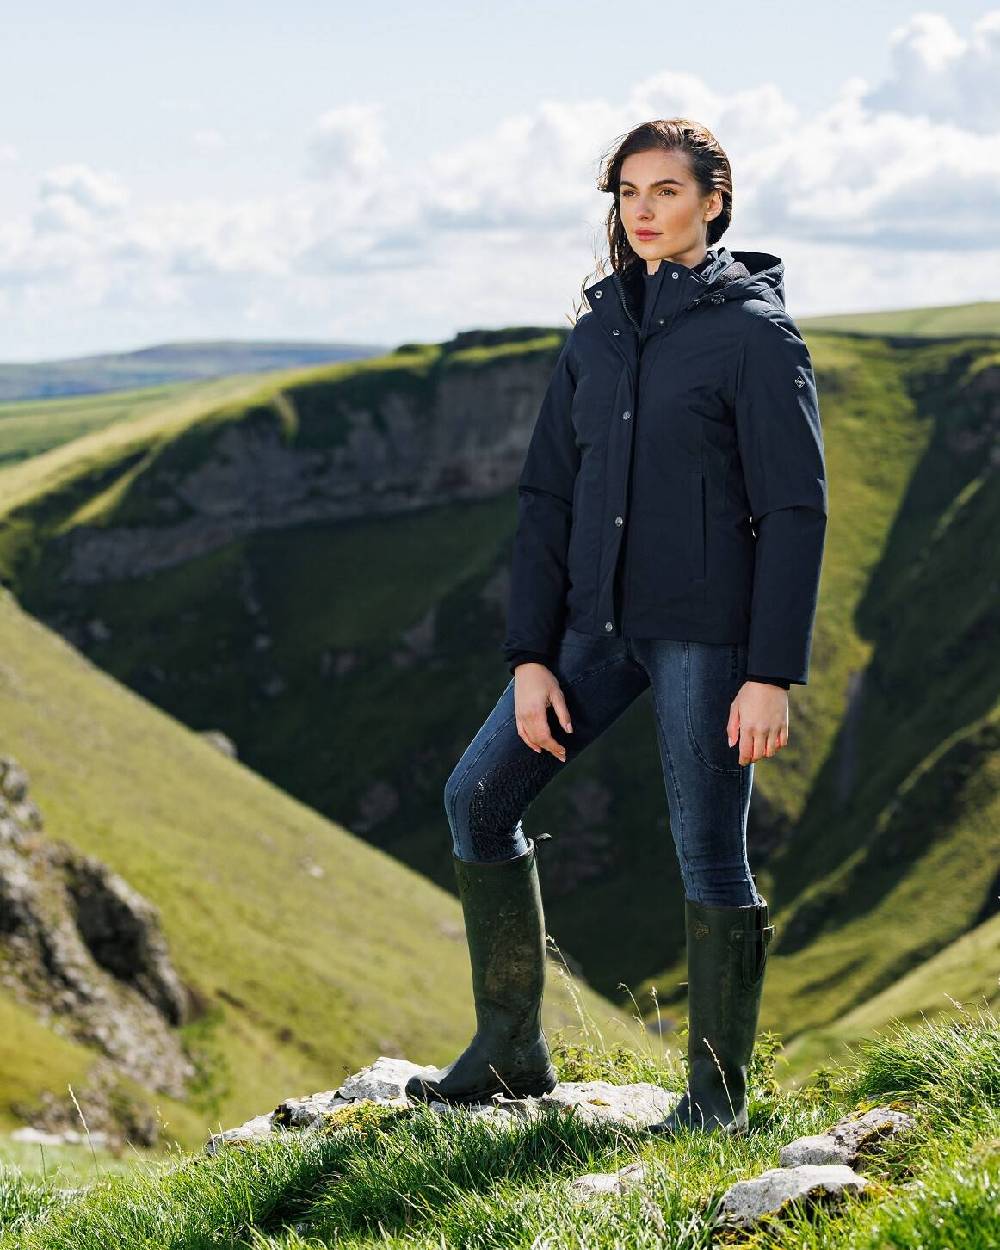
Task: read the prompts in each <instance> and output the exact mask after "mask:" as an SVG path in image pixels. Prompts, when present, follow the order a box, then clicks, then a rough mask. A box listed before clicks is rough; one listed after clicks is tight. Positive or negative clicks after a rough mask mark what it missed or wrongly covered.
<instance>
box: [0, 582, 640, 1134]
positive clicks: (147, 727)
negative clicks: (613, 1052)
mask: <svg viewBox="0 0 1000 1250" xmlns="http://www.w3.org/2000/svg"><path fill="white" fill-rule="evenodd" d="M0 657H2V659H0V724H3V726H4V737H3V744H2V749H3V750H4V751H5V752H9V753H12V754H14V755H15V756H16V757H17V759H18V760H19V761H20V762H21V763H22V764H23V765H24V766H25V767H26V768H27V770H28V772H29V775H30V778H31V794H32V797H33V798H34V800H35V802H37V803H38V805H39V807H40V809H41V812H42V815H43V818H44V820H45V826H46V831H47V833H48V834H49V836H52V837H58V838H62V839H64V840H66V841H67V842H70V843H71V844H72V845H74V846H77V847H79V848H81V849H82V850H84V851H85V852H87V853H90V854H94V855H97V856H99V857H100V858H101V859H102V860H104V861H105V862H106V863H108V864H109V865H111V867H113V868H114V869H115V870H116V871H117V872H120V873H121V874H122V875H123V876H124V877H125V878H126V879H127V880H128V881H129V882H130V883H131V884H132V885H133V886H135V887H136V888H137V889H138V890H140V891H141V892H142V893H143V894H145V895H146V896H147V897H148V898H149V899H151V900H152V901H153V903H154V904H155V905H156V906H157V907H158V908H159V910H160V913H161V917H162V923H163V927H164V930H165V933H166V936H167V940H168V943H169V947H170V951H171V954H172V957H173V960H174V962H175V965H176V966H177V968H178V970H179V972H180V974H181V976H182V977H183V978H184V980H185V981H186V982H188V983H190V984H193V985H195V986H197V988H198V989H199V990H200V991H201V993H202V994H203V995H204V996H206V997H207V998H208V1000H209V1001H210V1003H211V1006H212V1008H213V1015H212V1016H211V1017H206V1018H205V1019H203V1020H202V1021H200V1022H197V1023H196V1024H193V1025H191V1026H189V1031H190V1033H191V1035H192V1041H193V1043H194V1044H195V1046H196V1047H197V1048H198V1051H199V1053H201V1054H202V1055H204V1056H205V1058H206V1061H208V1062H209V1066H210V1076H211V1078H212V1080H211V1087H210V1089H209V1091H208V1093H209V1095H210V1097H207V1098H206V1099H205V1100H204V1101H203V1103H202V1104H201V1105H200V1106H199V1107H197V1108H196V1112H197V1113H196V1114H192V1113H190V1112H188V1111H186V1110H185V1108H180V1107H175V1106H173V1105H172V1104H171V1103H170V1100H169V1099H163V1098H162V1097H160V1096H159V1095H157V1096H156V1101H157V1102H158V1103H163V1104H164V1105H165V1106H166V1107H168V1108H169V1110H170V1116H169V1118H170V1119H171V1120H172V1121H174V1132H175V1133H177V1135H178V1136H179V1138H180V1140H182V1141H188V1142H190V1141H192V1140H194V1141H197V1140H199V1139H200V1138H201V1137H203V1136H204V1134H205V1132H206V1131H208V1130H209V1129H211V1128H213V1127H216V1124H217V1121H218V1120H221V1121H222V1122H224V1123H230V1122H238V1121H239V1120H240V1119H242V1118H245V1117H247V1116H249V1115H251V1114H255V1113H256V1112H257V1111H259V1110H260V1108H261V1107H262V1106H270V1105H273V1104H275V1103H276V1102H277V1101H278V1100H279V1099H281V1098H283V1097H286V1096H288V1095H291V1094H302V1093H306V1092H309V1091H311V1090H317V1089H327V1088H331V1087H333V1086H335V1085H336V1084H337V1083H338V1081H339V1080H340V1079H341V1078H342V1077H343V1075H344V1074H346V1073H349V1072H352V1071H356V1070H357V1069H358V1068H360V1067H362V1066H364V1064H366V1063H370V1062H371V1061H372V1060H373V1059H374V1058H375V1057H376V1056H377V1055H378V1054H380V1053H385V1054H392V1053H399V1054H406V1055H407V1056H408V1057H412V1058H414V1059H416V1060H418V1061H419V1060H423V1061H424V1062H429V1063H430V1062H443V1061H445V1060H446V1059H447V1058H449V1057H453V1055H454V1053H455V1052H456V1048H460V1046H464V1045H465V1043H466V1042H467V1041H468V1039H469V1036H471V1029H472V1027H473V1020H472V1006H471V995H470V992H469V989H468V981H469V971H468V955H467V952H466V948H465V943H464V940H462V937H461V932H462V931H461V911H460V908H459V906H458V904H457V903H456V901H455V900H454V899H453V898H451V897H449V896H448V895H447V894H444V893H442V892H441V891H440V890H439V889H438V888H437V887H436V886H434V885H432V884H431V883H429V882H427V881H426V880H424V879H423V878H421V877H420V876H418V875H417V874H415V873H413V872H411V871H410V870H408V869H407V868H405V867H403V866H401V865H400V864H398V863H397V862H395V861H394V860H393V859H391V858H390V857H388V856H386V855H384V854H383V853H381V852H380V851H378V850H374V849H372V848H371V847H369V846H367V845H365V844H364V843H363V842H361V841H359V840H358V839H356V838H353V837H351V836H350V835H348V834H347V833H345V832H344V831H343V830H342V829H340V828H338V827H336V826H334V825H332V824H330V823H328V822H327V821H326V820H324V819H323V818H322V817H320V816H318V815H317V814H316V813H315V812H313V811H311V810H310V809H308V808H306V807H304V806H303V805H301V804H300V803H298V802H296V801H295V800H294V799H291V798H289V797H288V796H286V795H284V794H283V793H281V792H280V791H279V790H277V789H276V788H275V787H274V786H273V785H271V784H270V783H269V782H268V781H265V780H264V779H263V778H261V777H259V776H257V775H256V774H254V773H253V772H250V771H249V770H248V769H247V768H246V767H244V766H243V765H242V764H240V763H238V762H236V761H233V760H230V759H228V758H227V757H226V756H224V755H223V754H221V753H220V752H219V751H218V750H217V749H215V748H213V747H212V746H210V745H209V744H208V743H207V742H206V741H204V740H203V739H202V738H200V737H199V736H198V735H197V734H195V733H193V732H192V731H190V730H189V729H187V728H185V727H184V726H182V725H180V724H178V723H177V722H175V721H174V720H172V719H171V718H170V717H169V716H167V715H165V714H164V713H163V712H161V711H159V710H158V709H157V708H155V707H153V706H151V705H150V704H148V703H147V702H146V701H145V700H143V699H142V698H140V697H138V696H136V695H134V694H133V693H132V692H130V691H128V690H126V689H124V688H123V687H121V686H120V685H119V684H118V683H117V682H115V681H114V680H112V679H111V678H109V677H108V676H107V675H106V674H104V673H103V672H102V671H101V670H100V669H97V668H95V667H94V666H93V665H92V664H91V663H90V662H88V661H87V660H85V659H83V658H82V657H81V656H80V655H79V653H77V652H76V651H74V650H73V649H72V648H70V647H69V646H67V645H66V644H65V643H64V642H63V641H62V640H61V639H60V638H58V637H57V636H56V635H54V634H52V633H51V632H50V631H49V630H47V629H45V628H44V627H43V626H42V625H41V624H39V623H38V622H37V621H35V620H33V619H32V618H31V617H29V616H28V615H27V614H25V613H24V612H22V611H21V610H20V608H19V607H18V606H17V605H16V603H15V602H14V601H13V600H12V598H11V597H10V596H9V595H8V594H6V593H5V594H3V595H2V597H0ZM307 861H311V863H312V864H318V865H319V866H320V867H321V868H322V869H323V873H324V875H323V876H322V877H316V876H314V875H313V874H312V872H310V871H309V868H310V866H311V864H310V862H307ZM556 937H558V932H556ZM566 988H567V987H566V984H565V982H564V980H563V978H560V977H556V976H553V977H552V978H551V992H550V993H549V995H548V1004H547V1011H548V1012H549V1013H550V1022H554V1023H556V1024H560V1023H564V1022H567V1021H569V1020H570V1019H571V1018H573V1016H574V1014H575V1009H574V1008H573V1006H572V1003H571V1001H570V1000H569V998H568V996H567V994H566ZM585 999H587V1000H589V1002H590V1004H591V1006H592V1007H594V1006H597V1007H599V1008H600V1010H601V1012H602V1014H606V1015H612V1014H613V1013H611V1012H610V1009H608V1007H607V1004H606V1003H604V1002H603V1000H600V999H597V998H596V996H593V995H590V994H589V993H588V994H586V995H585ZM3 1014H4V1023H5V1024H8V1025H10V1026H11V1027H12V1028H13V1027H15V1026H16V1028H17V1030H18V1034H17V1035H18V1036H22V1037H23V1038H24V1039H25V1040H26V1043H27V1042H28V1041H29V1040H30V1046H27V1045H26V1054H25V1057H24V1058H23V1059H21V1060H20V1061H19V1062H17V1063H14V1064H12V1065H8V1064H7V1063H5V1064H3V1065H2V1067H0V1108H3V1109H4V1111H3V1112H0V1117H2V1118H4V1119H6V1120H7V1122H10V1119H9V1116H7V1115H6V1109H7V1108H8V1107H9V1103H10V1100H11V1098H14V1097H16V1098H20V1099H23V1098H24V1097H25V1096H26V1094H27V1092H28V1091H29V1090H30V1089H31V1088H32V1087H34V1088H35V1089H41V1088H45V1087H51V1086H52V1085H54V1086H56V1087H57V1088H59V1089H63V1088H64V1087H65V1079H64V1078H66V1077H70V1078H72V1075H73V1074H74V1073H78V1072H79V1065H80V1064H81V1063H82V1059H83V1056H82V1054H81V1051H80V1048H79V1047H76V1046H73V1045H71V1044H69V1043H67V1042H66V1041H65V1040H63V1039H61V1038H59V1037H57V1036H56V1035H55V1034H53V1033H49V1032H48V1031H46V1030H41V1029H39V1028H37V1027H35V1026H34V1025H33V1023H32V1022H31V1021H28V1020H25V1019H24V1013H23V1012H20V1011H19V1010H18V1009H16V1008H13V1007H12V1006H11V1005H10V1004H7V1003H6V1001H5V1006H4V1009H3ZM619 1023H621V1024H623V1026H624V1025H626V1023H627V1022H625V1021H624V1020H622V1019H621V1018H619ZM213 1055H214V1056H215V1058H214V1059H213V1058H212V1056H213ZM54 1078H55V1079H54Z"/></svg>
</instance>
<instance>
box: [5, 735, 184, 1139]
mask: <svg viewBox="0 0 1000 1250" xmlns="http://www.w3.org/2000/svg"><path fill="white" fill-rule="evenodd" d="M0 984H2V987H3V992H4V993H7V994H11V995H13V996H14V998H16V999H17V1000H18V1001H19V1002H21V1003H23V1004H25V1005H27V1006H28V1007H30V1009H31V1010H32V1011H33V1012H34V1013H35V1014H36V1016H37V1017H38V1018H40V1019H41V1020H43V1021H44V1022H45V1023H46V1024H47V1025H48V1026H49V1027H50V1028H51V1029H52V1030H53V1031H54V1032H57V1033H60V1034H63V1035H64V1036H68V1037H71V1038H73V1039H75V1040H77V1041H80V1042H83V1043H84V1044H86V1045H88V1046H90V1047H92V1048H94V1049H96V1050H97V1051H98V1052H99V1058H102V1057H103V1062H101V1063H99V1064H98V1068H99V1069H100V1071H101V1072H102V1073H103V1076H102V1080H104V1081H106V1077H107V1075H108V1074H109V1073H111V1074H112V1075H113V1074H114V1073H117V1074H120V1075H125V1076H128V1077H131V1078H133V1079H134V1080H136V1081H138V1082H139V1083H141V1084H142V1085H143V1086H146V1087H147V1088H149V1089H154V1090H158V1091H161V1092H163V1093H165V1094H169V1095H173V1096H176V1097H180V1096H182V1095H183V1094H184V1093H185V1085H186V1082H187V1081H188V1079H189V1078H190V1077H192V1076H193V1075H194V1068H193V1065H192V1064H191V1062H190V1060H189V1059H188V1058H187V1057H186V1055H185V1054H184V1052H183V1050H182V1047H181V1044H180V1039H179V1035H178V1033H177V1032H176V1031H175V1030H176V1026H178V1025H180V1024H183V1023H184V1022H185V1021H187V1020H188V1019H189V1018H190V1017H191V1014H192V1007H193V1000H192V998H191V996H190V995H189V992H188V991H187V989H186V988H185V986H184V985H183V983H182V982H181V980H180V977H179V976H178V975H177V972H176V971H175V969H174V967H173V965H172V964H171V961H170V956H169V954H168V951H167V946H166V942H165V940H164V937H163V934H162V933H161V931H160V927H159V922H158V917H157V913H156V909H155V908H154V907H153V905H152V904H151V903H150V902H149V901H148V900H147V899H145V898H143V897H142V895H140V894H139V893H137V892H136V891H135V890H134V889H133V888H132V887H131V886H130V885H129V884H128V882H127V881H125V880H123V878H122V877H120V876H119V875H118V874H117V873H114V872H112V871H111V870H110V869H109V868H108V867H107V866H106V865H105V864H102V863H101V862H100V861H99V860H97V859H94V858H93V857H91V856H89V855H83V854H81V853H79V852H77V851H75V850H73V849H72V848H71V847H69V846H67V845H66V844H65V843H62V842H60V841H57V840H54V839H51V838H49V837H48V836H46V834H45V831H44V828H43V821H42V817H41V813H40V812H39V810H38V807H37V806H36V804H35V803H34V802H33V801H32V800H31V798H30V797H29V795H28V777H27V774H26V772H25V771H24V769H23V768H21V767H20V765H19V764H18V763H17V761H16V760H15V759H13V758H12V757H11V756H0ZM43 1118H44V1117H43Z"/></svg>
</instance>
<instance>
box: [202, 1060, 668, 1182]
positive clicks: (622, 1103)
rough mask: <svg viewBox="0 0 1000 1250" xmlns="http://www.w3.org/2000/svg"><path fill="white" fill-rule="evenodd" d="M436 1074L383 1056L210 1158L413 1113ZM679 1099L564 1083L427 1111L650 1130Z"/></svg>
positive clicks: (645, 1089) (213, 1141)
mask: <svg viewBox="0 0 1000 1250" xmlns="http://www.w3.org/2000/svg"><path fill="white" fill-rule="evenodd" d="M435 1071H437V1069H436V1068H435V1067H433V1066H432V1065H428V1064H424V1065H420V1064H416V1063H411V1062H410V1060H409V1059H397V1058H393V1057H390V1056H388V1055H380V1056H379V1057H378V1059H377V1060H376V1061H375V1062H374V1063H372V1064H369V1065H368V1067H366V1068H362V1069H361V1070H360V1071H359V1072H355V1073H354V1075H353V1076H349V1077H348V1078H347V1080H345V1081H344V1082H343V1083H342V1084H341V1085H339V1086H338V1087H337V1088H336V1089H332V1090H323V1091H321V1092H319V1093H315V1094H307V1095H305V1096H303V1097H300V1098H286V1099H285V1100H284V1101H283V1102H281V1103H279V1104H278V1106H277V1107H275V1108H274V1110H273V1111H270V1112H268V1113H267V1114H266V1115H259V1116H255V1117H254V1118H253V1119H251V1120H248V1121H247V1122H246V1123H245V1124H242V1125H238V1126H237V1127H236V1128H232V1129H227V1130H226V1131H225V1132H222V1133H215V1134H213V1135H212V1136H211V1137H210V1138H209V1140H208V1141H207V1142H206V1144H205V1150H206V1152H207V1153H208V1154H215V1153H216V1151H217V1150H218V1148H219V1146H221V1145H230V1144H238V1143H241V1142H244V1141H251V1140H254V1139H255V1138H259V1137H262V1136H264V1137H266V1136H268V1135H269V1134H270V1133H274V1132H280V1131H290V1130H304V1131H307V1132H312V1131H315V1130H317V1129H319V1128H321V1127H322V1126H323V1125H324V1124H326V1123H327V1122H328V1119H329V1117H330V1116H331V1115H332V1114H334V1113H336V1112H337V1111H340V1110H342V1109H343V1108H344V1107H349V1106H352V1105H356V1104H358V1103H362V1102H375V1103H382V1104H384V1105H387V1106H394V1107H400V1108H403V1109H405V1108H408V1107H412V1106H413V1105H414V1104H413V1102H412V1100H411V1099H410V1098H409V1097H408V1096H407V1094H406V1091H405V1086H406V1082H407V1081H408V1080H409V1079H410V1077H411V1076H414V1075H416V1074H423V1075H428V1074H430V1073H432V1072H435ZM677 1097H678V1096H677V1094H672V1093H670V1092H668V1091H667V1090H665V1089H662V1088H661V1087H660V1086H659V1085H651V1084H648V1083H646V1082H642V1083H639V1084H636V1085H612V1084H611V1083H610V1082H609V1081H564V1082H561V1083H560V1084H559V1085H557V1086H556V1088H555V1089H554V1090H552V1091H551V1092H550V1093H548V1094H543V1095H542V1096H540V1097H538V1098H505V1097H504V1096H503V1095H499V1094H498V1095H497V1096H495V1097H494V1098H493V1099H491V1100H490V1101H489V1102H487V1103H473V1104H467V1105H463V1106H454V1105H452V1104H451V1103H444V1102H431V1103H429V1104H426V1105H428V1106H429V1107H430V1109H431V1110H432V1111H435V1112H437V1113H438V1114H442V1115H445V1114H462V1115H472V1116H485V1117H489V1118H492V1119H521V1120H526V1121H527V1120H532V1119H535V1118H536V1117H537V1116H539V1115H540V1114H542V1110H543V1108H545V1107H559V1108H561V1109H562V1110H564V1111H565V1112H566V1113H567V1114H572V1115H578V1116H580V1117H581V1118H582V1119H584V1120H586V1121H588V1122H594V1121H600V1120H605V1121H615V1122H616V1123H620V1124H629V1125H633V1126H634V1125H640V1126H645V1125H649V1124H654V1123H656V1122H657V1121H658V1120H661V1119H663V1117H664V1116H665V1115H667V1114H668V1113H669V1112H670V1110H671V1109H672V1108H673V1106H674V1104H675V1103H676V1102H677ZM421 1105H424V1104H421ZM629 1169H632V1170H629ZM629 1169H625V1170H624V1171H625V1172H627V1176H626V1180H630V1179H632V1178H633V1177H635V1176H636V1175H640V1176H641V1173H636V1172H635V1169H634V1168H633V1165H629Z"/></svg>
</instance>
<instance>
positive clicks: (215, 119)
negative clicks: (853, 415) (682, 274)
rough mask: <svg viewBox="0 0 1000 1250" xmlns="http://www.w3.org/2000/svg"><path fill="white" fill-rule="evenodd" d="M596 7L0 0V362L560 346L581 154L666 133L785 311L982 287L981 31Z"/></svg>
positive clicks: (720, 8)
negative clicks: (656, 122) (713, 185)
mask: <svg viewBox="0 0 1000 1250" xmlns="http://www.w3.org/2000/svg"><path fill="white" fill-rule="evenodd" d="M614 12H615V14H616V15H617V16H616V17H615V19H614V23H612V17H611V14H612V9H611V8H610V6H608V5H606V4H605V5H600V6H598V5H597V4H593V3H588V2H586V0H576V2H575V3H561V2H560V3H552V4H534V5H530V6H529V5H528V4H522V3H518V4H508V5H505V6H503V7H501V8H500V9H499V10H497V9H493V8H488V7H487V6H486V5H485V4H479V3H466V4H463V5H461V6H459V5H449V6H444V5H441V4H439V3H435V2H433V0H430V2H427V3H424V4H422V5H419V6H414V5H400V4H397V3H383V4H380V5H360V4H356V3H355V4H352V5H350V6H347V5H341V4H339V3H332V4H331V3H326V4H319V3H305V2H303V0H292V2H291V3H285V4H283V5H282V6H281V7H280V8H279V6H277V5H274V4H266V5H265V4H262V3H258V2H256V0H244V2H243V3H242V4H236V3H231V2H228V0H227V2H226V3H221V4H220V3H216V4H211V3H209V4H206V3H201V4H198V5H196V4H193V3H189V2H188V0H180V2H175V3H172V4H171V5H168V6H164V5H158V6H153V5H142V4H138V5H137V4H135V3H134V0H133V2H132V3H130V4H124V3H101V0H94V2H93V3H89V4H88V5H86V6H79V5H70V4H68V3H64V2H54V3H50V4H49V5H47V6H44V7H39V6H33V7H29V6H5V12H4V34H3V43H2V47H0V69H2V73H0V186H2V190H3V194H2V197H0V360H8V361H11V360H29V359H44V358H49V357H56V356H67V355H77V354H83V353H87V352H93V351H107V350H126V349H129V348H133V347H140V346H146V345H148V344H150V343H154V342H163V341H169V340H175V339H195V338H219V337H224V338H265V337H266V338H306V339H347V340H357V341H365V342H379V343H386V344H393V343H396V342H400V341H403V340H409V339H438V338H444V337H447V336H449V335H451V334H453V333H454V332H455V331H456V330H460V329H467V328H470V327H473V326H502V325H511V324H519V323H532V324H552V325H556V324H564V323H565V319H566V316H567V314H568V312H569V310H570V308H571V305H572V303H573V301H574V299H575V298H576V297H577V296H578V293H579V289H580V286H581V283H582V282H583V281H584V279H585V278H587V277H588V276H589V275H591V274H592V272H593V269H594V264H595V261H596V257H597V254H598V250H599V247H600V243H601V220H602V217H603V215H604V212H605V211H606V205H607V199H606V197H605V196H603V195H602V194H600V193H599V192H597V191H596V189H595V188H594V179H595V176H596V171H597V164H598V161H599V159H600V157H601V155H602V154H603V153H604V152H605V151H606V150H607V148H608V147H609V146H610V145H611V143H612V142H613V140H614V139H615V137H616V136H618V135H620V134H622V133H623V132H624V131H625V130H627V129H628V128H629V127H631V126H633V125H635V124H636V123H637V122H639V121H642V120H645V119H647V118H650V117H665V116H672V115H676V114H682V115H687V116H692V117H695V118H697V119H698V120H700V121H702V122H703V123H704V124H706V125H707V126H709V128H710V129H712V130H713V131H714V132H715V134H716V135H717V137H718V138H719V139H720V141H721V142H722V144H723V146H724V147H725V149H726V150H727V152H728V153H729V155H730V159H731V161H732V163H733V170H734V180H735V212H734V221H733V225H732V226H731V228H730V230H729V231H728V233H727V234H726V236H725V238H724V240H723V241H724V242H725V243H726V245H727V246H728V247H730V248H731V249H739V248H750V249H758V250H766V251H772V252H775V253H776V254H778V255H779V256H781V257H782V258H783V259H784V260H785V263H786V267H787V271H786V294H787V298H788V304H789V309H790V311H791V312H792V313H793V315H800V316H804V315H808V314H810V313H819V312H836V311H846V310H853V309H862V308H889V307H908V306H912V305H922V304H944V303H952V302H960V301H965V300H975V299H990V298H996V297H997V296H998V294H1000V247H998V245H997V242H996V233H997V232H996V229H995V225H994V223H995V222H996V220H997V219H998V215H1000V214H998V210H1000V95H998V93H997V91H996V89H995V83H996V81H998V80H1000V9H994V10H990V9H988V8H984V7H983V6H981V5H973V4H962V3H951V4H948V5H947V6H946V7H936V8H932V9H919V8H914V7H913V6H912V5H907V4H901V3H895V2H890V3H881V4H879V5H872V4H864V5H862V4H859V3H847V4H840V5H838V6H836V7H834V6H820V5H809V6H802V5H784V4H781V5H779V4H768V3H763V4H757V5H754V6H752V7H751V8H749V9H748V8H747V6H746V5H739V6H737V5H736V4H731V3H727V2H723V3H717V4H715V5H713V6H711V8H709V7H707V6H705V7H704V8H696V7H694V6H690V5H687V6H683V7H682V6H671V5H664V4H663V3H659V4H656V5H652V4H639V5H635V6H631V7H629V8H627V9H622V8H618V9H616V10H614ZM748 13H749V14H751V15H752V21H749V22H748V20H747V14H748ZM703 17H704V18H706V19H708V18H710V19H711V23H710V24H698V23H699V20H700V19H701V18H703ZM623 22H624V23H625V25H624V26H623V25H622V23H623ZM629 23H630V25H629Z"/></svg>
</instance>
